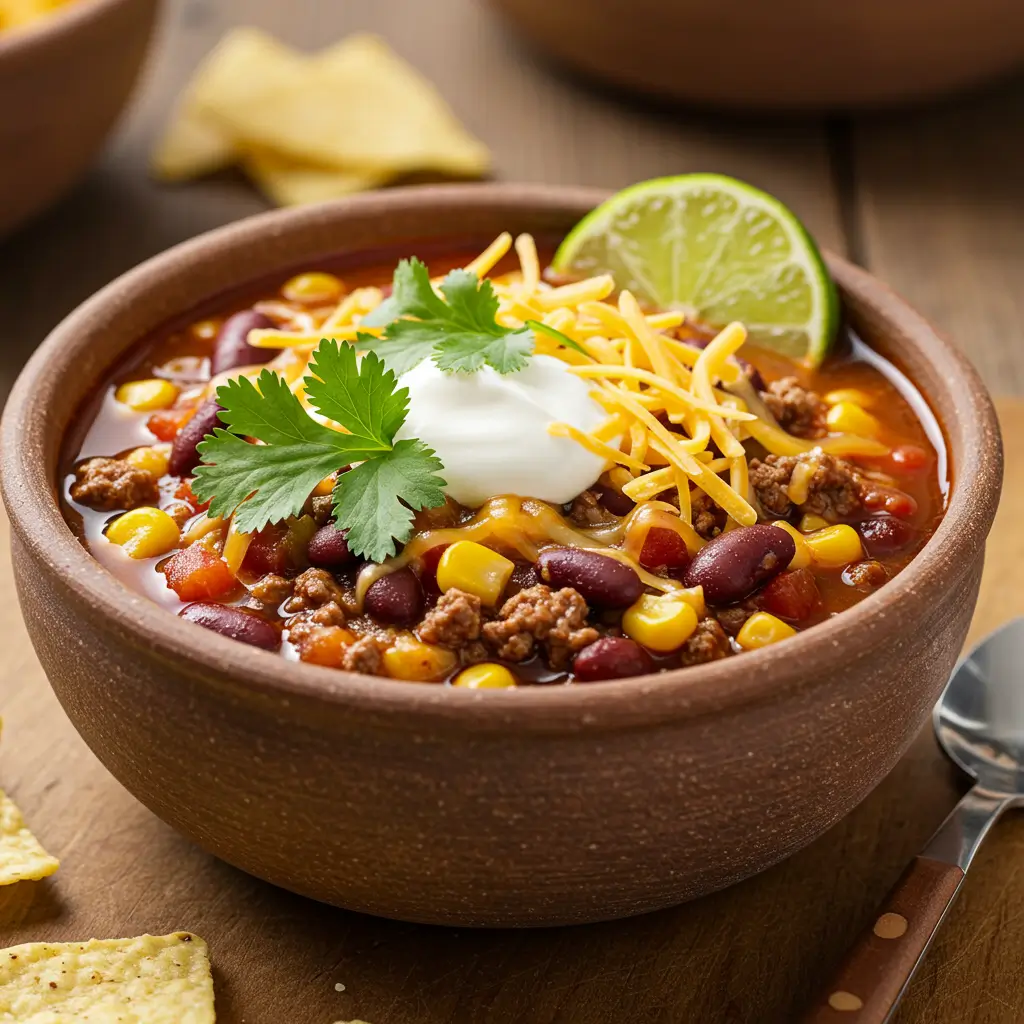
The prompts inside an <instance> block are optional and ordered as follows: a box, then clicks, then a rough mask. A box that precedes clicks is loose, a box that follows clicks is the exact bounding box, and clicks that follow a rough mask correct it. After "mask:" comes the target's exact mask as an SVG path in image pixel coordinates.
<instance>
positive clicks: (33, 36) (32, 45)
mask: <svg viewBox="0 0 1024 1024" xmlns="http://www.w3.org/2000/svg"><path fill="white" fill-rule="evenodd" d="M136 2H137V0H71V2H70V3H68V4H65V6H63V7H59V8H57V10H56V11H51V12H50V13H49V14H46V15H44V16H43V17H41V18H38V19H37V20H36V21H32V22H29V23H28V24H27V25H19V26H18V27H17V28H9V29H4V30H3V31H0V61H4V60H6V59H8V58H16V57H19V56H20V57H23V58H28V59H32V58H34V57H35V56H36V53H35V51H36V50H37V49H43V48H45V47H46V46H48V45H49V44H50V43H52V42H53V40H54V39H55V38H56V37H58V36H65V35H73V34H74V33H75V32H76V31H78V30H79V29H80V28H83V27H84V26H86V25H88V24H89V23H90V22H94V21H99V20H100V19H101V18H103V17H105V16H106V15H107V13H108V12H109V11H110V10H111V9H113V8H115V7H124V6H127V5H129V4H133V3H136Z"/></svg>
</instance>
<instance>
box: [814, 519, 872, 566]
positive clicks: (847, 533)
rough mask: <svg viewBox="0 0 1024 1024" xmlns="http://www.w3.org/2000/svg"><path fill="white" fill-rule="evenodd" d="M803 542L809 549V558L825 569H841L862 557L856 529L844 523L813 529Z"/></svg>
mask: <svg viewBox="0 0 1024 1024" xmlns="http://www.w3.org/2000/svg"><path fill="white" fill-rule="evenodd" d="M804 543H805V544H806V545H807V546H808V547H809V548H810V549H811V558H813V559H814V561H815V562H816V563H817V564H818V565H820V566H823V567H824V568H826V569H841V568H843V566H846V565H849V564H850V563H851V562H856V561H859V560H860V559H861V558H863V557H864V552H863V549H862V548H861V544H860V537H859V536H858V535H857V531H856V530H855V529H854V528H853V527H852V526H847V525H846V524H845V523H841V524H840V525H838V526H826V527H825V529H824V530H815V531H814V533H809V534H807V536H806V537H805V538H804Z"/></svg>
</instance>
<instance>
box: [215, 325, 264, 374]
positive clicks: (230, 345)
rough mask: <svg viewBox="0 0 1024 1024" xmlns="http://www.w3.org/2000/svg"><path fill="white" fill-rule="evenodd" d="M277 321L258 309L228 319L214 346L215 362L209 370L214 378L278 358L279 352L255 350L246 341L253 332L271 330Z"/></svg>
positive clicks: (221, 328)
mask: <svg viewBox="0 0 1024 1024" xmlns="http://www.w3.org/2000/svg"><path fill="white" fill-rule="evenodd" d="M273 326H274V321H273V320H271V319H270V317H268V316H264V315H263V314H262V313H257V312H256V310H255V309H243V310H242V312H241V313H235V314H234V315H233V316H229V317H228V318H227V320H225V321H224V323H222V324H221V325H220V330H219V331H218V332H217V340H216V341H215V342H214V343H213V358H212V359H211V360H210V369H211V371H212V372H213V374H214V375H216V374H218V373H224V371H225V370H234V369H235V368H236V367H238V366H252V365H253V363H265V362H266V361H267V360H268V359H272V358H273V357H274V356H276V355H277V354H278V352H279V351H280V350H279V349H272V348H254V347H253V346H252V345H250V344H249V342H248V341H246V338H248V336H249V332H250V331H255V330H259V329H266V328H271V327H273Z"/></svg>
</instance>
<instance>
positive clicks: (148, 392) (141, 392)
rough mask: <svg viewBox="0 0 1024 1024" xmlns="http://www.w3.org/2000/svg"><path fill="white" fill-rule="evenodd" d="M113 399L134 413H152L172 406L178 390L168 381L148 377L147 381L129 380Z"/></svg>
mask: <svg viewBox="0 0 1024 1024" xmlns="http://www.w3.org/2000/svg"><path fill="white" fill-rule="evenodd" d="M114 397H115V398H116V399H117V400H118V401H119V402H121V403H122V404H124V405H127V406H128V408H129V409H134V410H135V411H136V412H153V411H154V410H156V409H169V408H170V407H171V406H172V405H174V402H175V399H177V397H178V389H177V387H175V385H174V384H172V383H171V382H170V381H169V380H161V379H160V378H159V377H150V378H149V379H148V380H130V381H128V383H127V384H122V385H121V386H120V387H119V388H118V389H117V391H116V392H115V394H114Z"/></svg>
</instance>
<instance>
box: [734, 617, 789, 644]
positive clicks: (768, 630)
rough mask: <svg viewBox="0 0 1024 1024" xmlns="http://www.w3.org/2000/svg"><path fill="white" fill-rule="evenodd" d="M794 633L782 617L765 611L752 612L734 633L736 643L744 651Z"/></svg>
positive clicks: (776, 641) (777, 640) (773, 642)
mask: <svg viewBox="0 0 1024 1024" xmlns="http://www.w3.org/2000/svg"><path fill="white" fill-rule="evenodd" d="M795 635H796V630H795V629H794V628H793V627H792V626H790V625H789V624H788V623H786V622H783V621H782V619H777V618H775V616H774V615H769V614H768V613H767V612H754V614H753V615H751V616H750V618H749V619H747V621H746V622H744V623H743V625H742V627H741V628H740V631H739V632H738V633H737V634H736V643H738V644H739V645H740V647H742V648H743V650H745V651H756V650H757V649H758V648H759V647H767V646H768V645H769V644H777V643H778V642H779V641H780V640H785V639H787V638H788V637H791V636H795Z"/></svg>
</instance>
